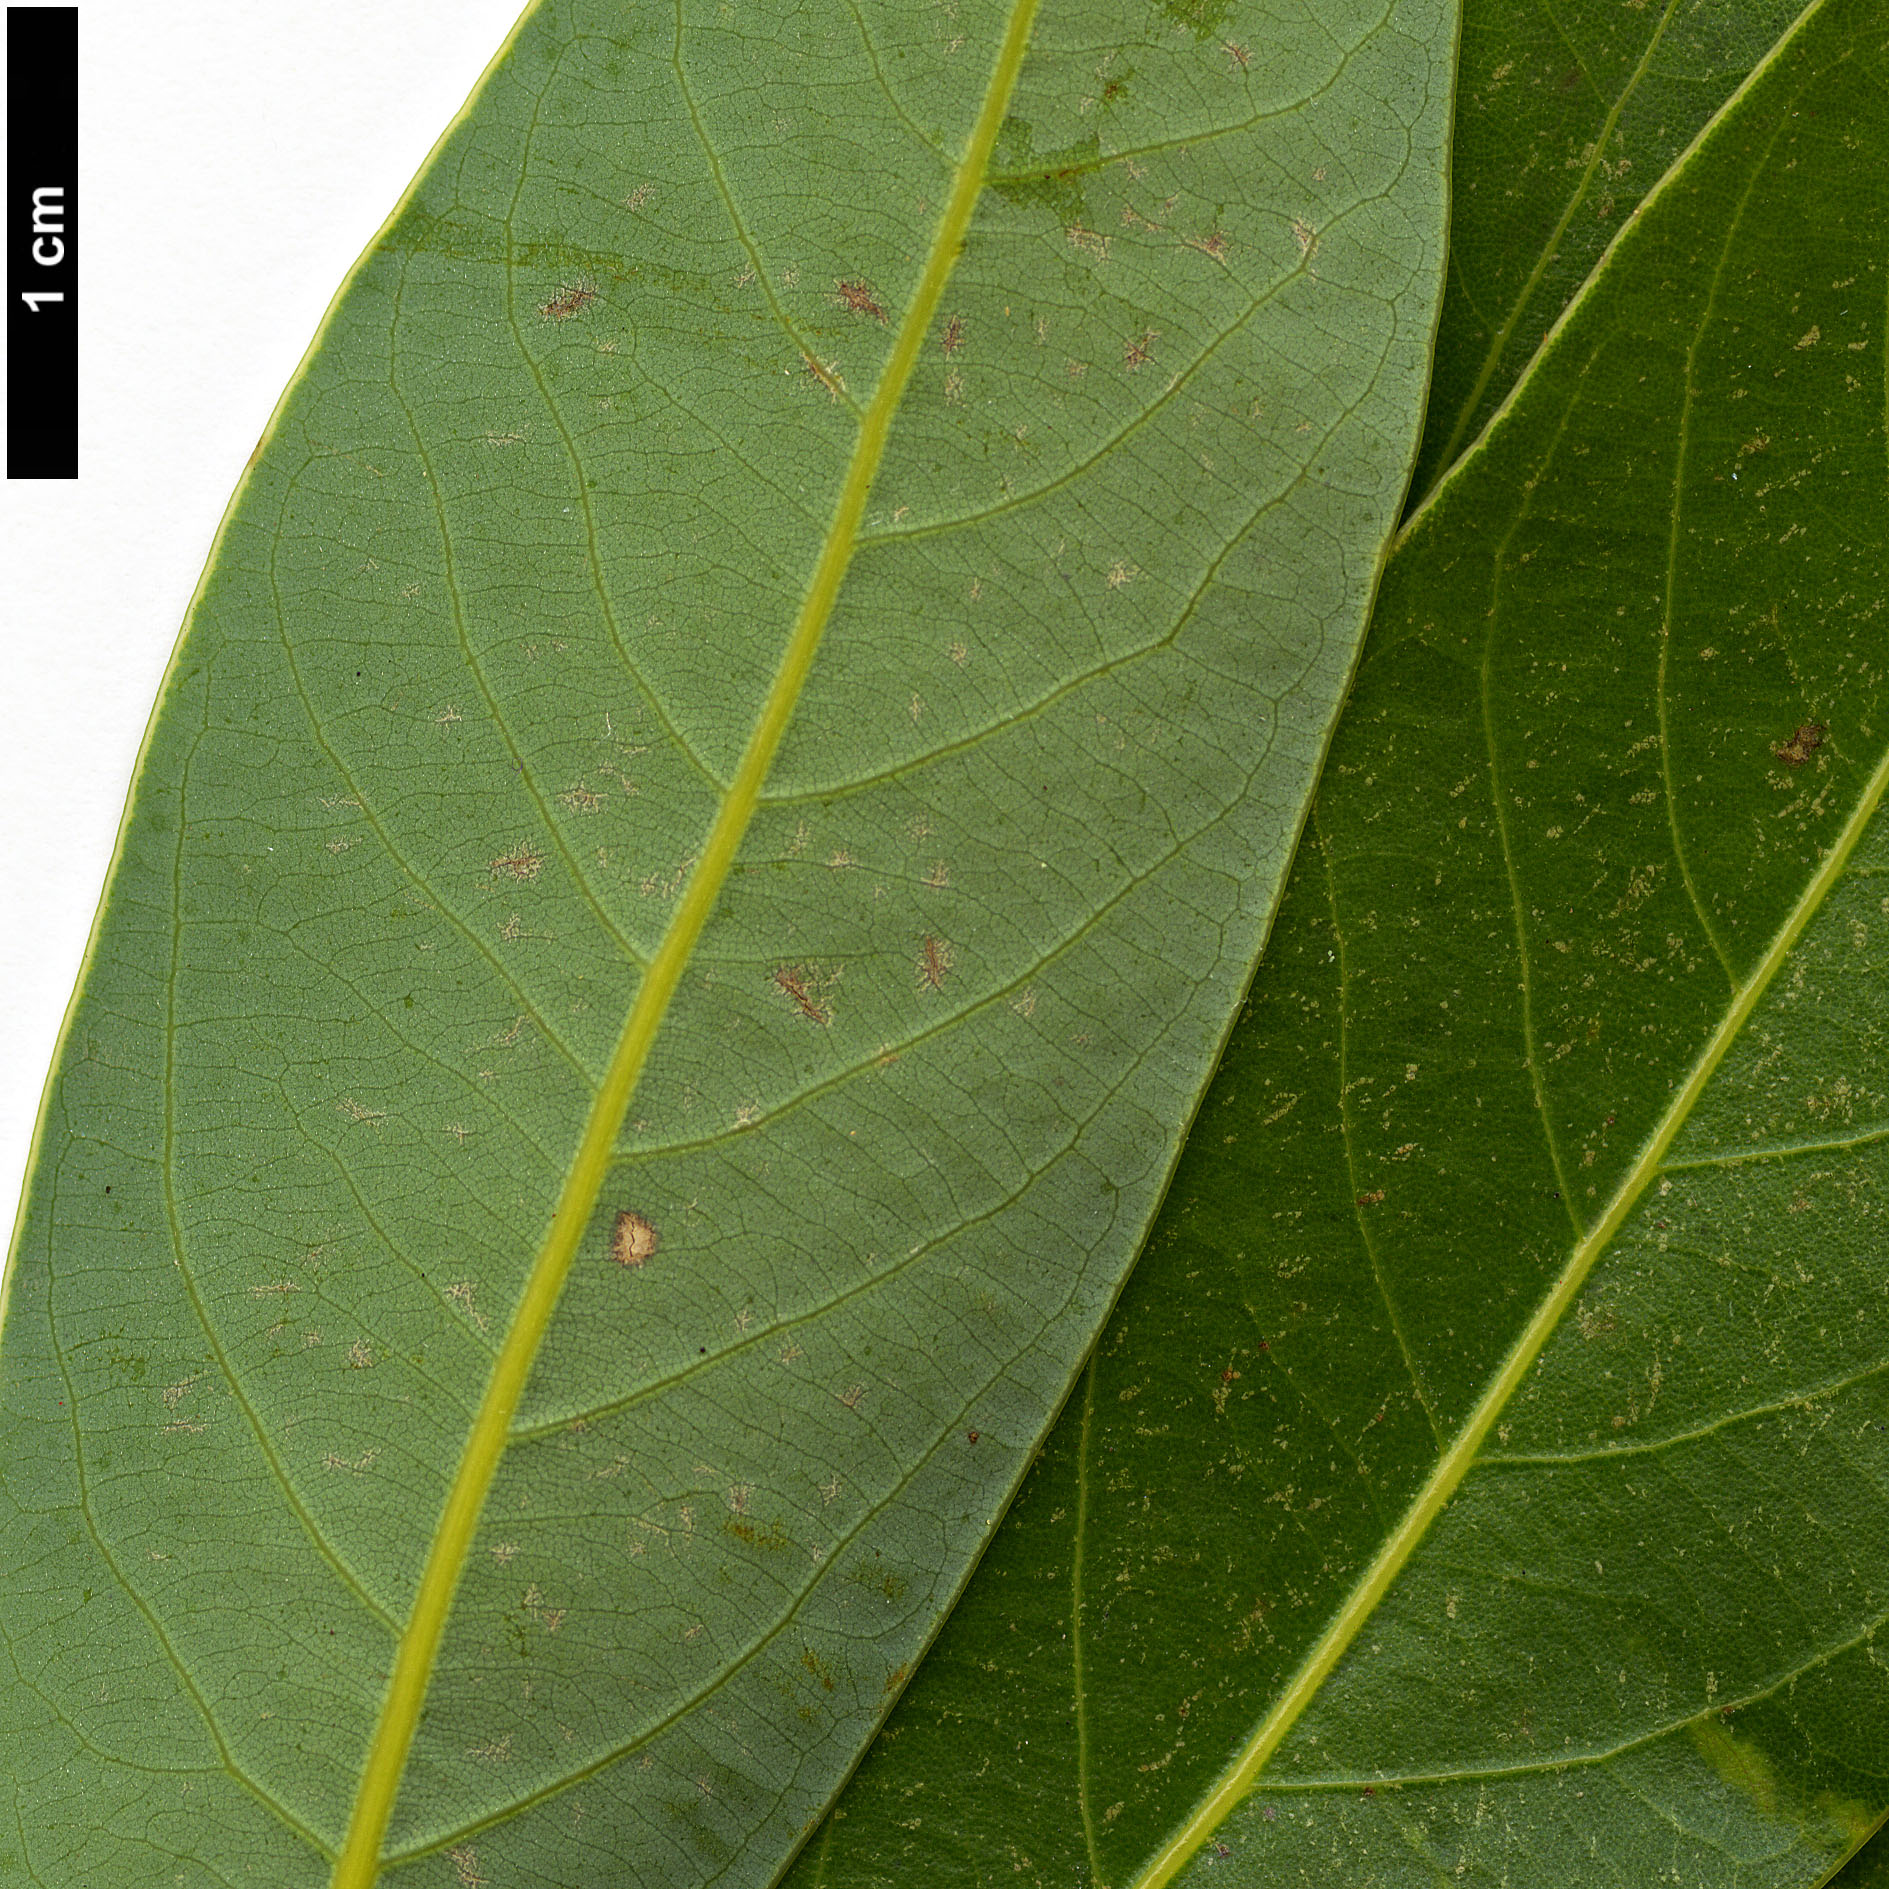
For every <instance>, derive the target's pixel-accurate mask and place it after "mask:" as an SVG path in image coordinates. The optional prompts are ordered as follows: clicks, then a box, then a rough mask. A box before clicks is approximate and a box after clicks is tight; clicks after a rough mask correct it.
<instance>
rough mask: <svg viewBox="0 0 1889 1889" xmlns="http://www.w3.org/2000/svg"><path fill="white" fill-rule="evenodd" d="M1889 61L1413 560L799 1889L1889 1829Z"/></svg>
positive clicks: (1558, 1858)
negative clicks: (1152, 1139) (1239, 951)
mask: <svg viewBox="0 0 1889 1889" xmlns="http://www.w3.org/2000/svg"><path fill="white" fill-rule="evenodd" d="M1886 62H1889V49H1886V48H1885V43H1884V35H1883V32H1882V22H1881V18H1880V15H1879V13H1878V12H1877V10H1875V9H1873V8H1871V7H1870V6H1868V5H1865V4H1862V3H1861V0H1848V3H1838V4H1830V5H1827V6H1824V7H1822V8H1821V9H1818V10H1816V11H1815V12H1814V13H1813V14H1812V15H1811V16H1810V17H1809V18H1808V20H1807V21H1806V22H1805V23H1804V24H1803V25H1802V26H1801V27H1800V28H1799V29H1798V30H1797V32H1796V33H1795V35H1794V36H1793V37H1792V38H1791V39H1790V40H1789V41H1788V42H1787V43H1786V44H1785V45H1784V46H1783V47H1782V48H1781V49H1780V50H1779V52H1778V53H1777V55H1776V56H1775V58H1774V60H1773V62H1772V63H1771V65H1770V66H1769V68H1768V69H1767V70H1766V72H1765V73H1764V75H1763V76H1762V77H1761V78H1760V79H1759V80H1758V81H1757V82H1756V83H1755V84H1754V86H1753V87H1752V89H1751V90H1750V92H1749V93H1748V94H1747V95H1746V96H1745V98H1744V99H1743V101H1742V102H1741V103H1739V104H1738V105H1737V106H1736V107H1735V108H1734V109H1733V110H1732V111H1730V112H1729V113H1728V115H1727V116H1726V118H1725V119H1724V121H1723V122H1722V123H1721V124H1720V125H1719V126H1718V127H1717V128H1716V130H1715V131H1714V133H1713V135H1712V136H1711V137H1710V138H1709V139H1708V140H1707V142H1706V143H1705V144H1704V146H1703V147H1702V149H1701V150H1700V151H1699V152H1698V153H1697V154H1696V156H1695V157H1694V158H1693V159H1692V160H1691V161H1690V162H1689V163H1688V165H1687V166H1686V168H1685V170H1684V171H1683V172H1682V173H1681V174H1680V175H1679V176H1677V177H1676V178H1675V179H1674V180H1673V181H1672V182H1671V183H1670V184H1669V185H1668V186H1667V187H1666V188H1665V190H1664V191H1663V192H1662V194H1661V196H1660V197H1659V199H1658V201H1657V202H1656V203H1654V204H1652V205H1651V206H1649V208H1648V209H1647V211H1646V212H1645V213H1644V220H1643V222H1642V223H1641V225H1640V226H1639V227H1638V228H1637V229H1636V230H1634V231H1633V232H1632V233H1631V234H1630V235H1629V236H1628V238H1627V239H1626V240H1625V241H1624V242H1623V243H1622V245H1621V247H1620V249H1619V250H1618V252H1617V253H1616V255H1615V257H1614V259H1613V260H1612V262H1611V263H1610V264H1609V266H1608V268H1607V270H1606V272H1605V273H1604V274H1603V275H1602V276H1601V278H1600V279H1599V281H1598V282H1597V283H1596V284H1595V286H1594V287H1593V289H1592V290H1591V291H1590V293H1589V294H1588V296H1587V298H1586V299H1585V301H1584V302H1583V303H1582V305H1581V306H1580V307H1579V309H1578V310H1577V312H1576V314H1575V316H1574V318H1573V320H1572V321H1571V322H1570V324H1569V325H1568V327H1567V328H1566V329H1565V331H1564V332H1563V334H1562V335H1561V337H1560V338H1559V340H1558V342H1557V345H1556V346H1555V348H1554V349H1553V351H1552V352H1551V353H1550V354H1549V355H1548V356H1547V357H1546V358H1545V359H1544V360H1543V361H1541V362H1540V363H1539V364H1538V365H1537V366H1536V368H1535V369H1534V371H1533V372H1532V374H1531V376H1530V378H1529V380H1528V382H1527V384H1526V385H1525V387H1524V388H1523V390H1522V392H1521V395H1520V397H1519V399H1518V401H1517V404H1516V406H1515V408H1514V409H1513V411H1512V412H1511V413H1510V415H1509V416H1508V417H1507V418H1506V419H1505V421H1504V422H1503V423H1502V424H1501V426H1500V427H1499V428H1498V429H1497V430H1496V431H1495V433H1494V434H1493V435H1492V437H1491V438H1490V439H1489V441H1488V442H1487V443H1486V444H1485V445H1484V446H1483V447H1482V448H1481V449H1479V451H1478V453H1477V454H1476V455H1475V456H1474V457H1473V458H1472V459H1471V460H1470V461H1469V462H1467V463H1466V465H1465V466H1464V467H1463V468H1462V469H1461V471H1460V472H1459V473H1458V474H1457V476H1456V477H1455V478H1454V479H1453V480H1452V481H1451V482H1450V484H1449V486H1448V487H1447V488H1446V489H1445V492H1444V493H1443V495H1442V496H1441V497H1440V498H1439V499H1438V501H1437V502H1436V504H1435V505H1434V506H1433V508H1432V509H1431V510H1430V511H1429V512H1428V513H1427V514H1426V515H1425V516H1424V517H1423V518H1422V519H1421V520H1420V521H1419V522H1418V524H1417V525H1416V527H1415V528H1414V529H1413V530H1412V531H1411V533H1410V535H1409V536H1408V538H1407V540H1406V541H1405V542H1404V544H1403V545H1402V546H1401V547H1400V549H1399V550H1398V552H1397V553H1396V554H1395V556H1394V557H1393V559H1392V561H1391V564H1390V567H1389V569H1388V571H1387V574H1386V578H1385V583H1384V588H1383V591H1382V594H1381V597H1380V600H1379V606H1378V610H1377V613H1376V618H1375V621H1374V624H1373V629H1372V634H1371V639H1370V642H1369V644H1368V646H1367V651H1366V657H1365V661H1364V665H1363V667H1362V670H1361V673H1360V676H1359V680H1358V684H1357V688H1356V691H1355V694H1354V696H1353V699H1352V701H1351V703H1350V705H1349V707H1348V709H1347V711H1346V715H1345V719H1344V721H1343V722H1342V723H1341V726H1340V729H1339V733H1338V736H1337V739H1336V742H1335V744H1334V748H1333V754H1332V760H1331V765H1330V767H1329V768H1328V770H1327V773H1326V776H1325V778H1324V781H1323V783H1322V784H1321V787H1320V791H1319V799H1318V804H1317V809H1316V812H1315V815H1314V820H1313V824H1312V827H1311V828H1310V830H1309V832H1308V837H1307V840H1306V843H1305V844H1304V846H1303V847H1302V848H1301V851H1300V855H1299V859H1298V861H1297V864H1296V866H1295V869H1294V874H1293V878H1292V881H1291V885H1290V888H1289V890H1288V893H1287V897H1286V900H1285V903H1284V906H1283V907H1282V911H1281V915H1280V919H1279V923H1278V925H1277V927H1276V929H1275V932H1274V936H1273V940H1272V943H1271V945H1270V946H1269V949H1268V954H1267V958H1266V961H1265V963H1264V965H1263V966H1262V968H1261V971H1260V974H1259V977H1258V979H1257V981H1256V983H1255V986H1254V990H1253V994H1252V998H1251V1002H1250V1005H1249V1008H1248V1010H1247V1012H1246V1014H1245V1016H1244V1019H1243V1021H1242V1022H1241V1024H1240V1025H1239V1027H1238V1029H1237V1030H1236V1032H1235V1036H1234V1038H1233V1041H1232V1043H1231V1044H1230V1046H1229V1050H1228V1054H1227V1057H1226V1059H1225V1061H1224V1063H1223V1065H1222V1068H1221V1071H1220V1073H1219V1075H1218V1076H1217V1078H1216V1081H1215V1083H1214V1085H1213V1088H1212V1089H1211V1090H1210V1092H1209V1096H1208V1099H1207V1102H1206V1104H1205V1106H1204V1108H1203V1111H1202V1114H1201V1116H1200V1118H1199V1121H1198V1123H1197V1125H1196V1127H1195V1130H1194V1133H1193V1136H1192V1138H1191V1140H1190V1142H1189V1145H1188V1150H1187V1153H1186V1157H1185V1159H1184V1161H1183V1163H1182V1166H1181V1168H1180V1170H1179V1172H1178V1173H1177V1176H1176V1179H1175V1183H1174V1186H1173V1189H1172V1190H1171V1193H1170V1195H1169V1198H1168V1202H1167V1205H1166V1207H1165V1208H1164V1210H1163V1213H1162V1215H1161V1217H1160V1219H1159V1220H1158V1222H1157V1225H1156V1228H1155V1231H1154V1234H1153V1236H1152V1240H1151V1244H1150V1248H1149V1251H1148V1253H1147V1255H1146V1256H1145V1257H1144V1259H1143V1261H1142V1262H1141V1264H1140V1266H1139V1267H1138V1269H1137V1271H1136V1273H1135V1276H1134V1278H1133V1280H1132V1281H1131V1283H1130V1286H1129V1289H1128V1292H1127V1293H1126V1295H1125V1297H1124V1300H1123V1303H1122V1305H1121V1307H1120V1308H1119V1310H1118V1312H1117V1314H1116V1315H1115V1317H1114V1319H1113V1320H1112V1321H1111V1323H1110V1325H1109V1327H1108V1328H1107V1330H1106V1331H1105V1333H1104V1336H1103V1339H1102V1341H1101V1343H1100V1345H1099V1347H1098V1351H1097V1355H1096V1358H1095V1361H1094V1363H1093V1364H1092V1366H1091V1367H1090V1369H1089V1371H1088V1372H1087V1373H1086V1374H1085V1376H1084V1378H1083V1380H1082V1382H1081V1384H1080V1386H1079V1388H1078V1392H1077V1395H1076V1397H1075V1399H1073V1400H1072V1404H1071V1407H1070V1409H1069V1411H1068V1412H1067V1414H1066V1415H1065V1416H1064V1418H1063V1419H1062V1421H1061V1422H1060V1424H1059V1425H1058V1428H1057V1430H1056V1431H1055V1432H1054V1433H1053V1435H1052V1438H1051V1441H1050V1443H1049V1445H1048V1447H1047V1449H1046V1450H1045V1452H1044V1455H1043V1457H1042V1459H1041V1460H1040V1462H1039V1464H1038V1466H1037V1467H1036V1469H1035V1470H1034V1472H1033V1474H1032V1477H1031V1479H1030V1481H1029V1482H1028V1483H1027V1484H1026V1486H1025V1490H1024V1492H1023V1495H1022V1496H1021V1497H1020V1499H1019V1502H1018V1504H1017V1506H1016V1508H1015V1509H1014V1510H1013V1511H1012V1514H1011V1516H1010V1517H1009V1518H1008V1519H1007V1520H1006V1523H1005V1525H1004V1528H1003V1529H1002V1530H1001V1531H1000V1533H999V1536H998V1539H997V1541H996V1543H995V1544H994V1546H993V1548H992V1550H991V1551H990V1553H989V1555H988V1556H987V1557H986V1558H985V1560H984V1562H983V1563H982V1564H981V1566H980V1568H979V1571H978V1573H977V1575H976V1577H975V1579H974V1581H973V1583H972V1585H971V1587H970V1589H969V1590H968V1592H967V1594H966V1597H965V1599H964V1601H963V1602H962V1603H961V1605H960V1607H959V1609H958V1611H957V1612H956V1613H955V1614H954V1616H953V1618H952V1619H951V1621H950V1623H949V1624H948V1626H947V1628H946V1631H945V1633H944V1635H943V1636H942V1638H941V1640H940V1642H939V1645H938V1646H937V1648H936V1649H935V1650H934V1652H933V1653H932V1655H931V1657H930V1659H929V1661H928V1662H927V1664H926V1666H925V1667H924V1668H923V1669H922V1670H921V1672H920V1673H919V1675H918V1677H917V1679H916V1680H915V1682H914V1685H913V1687H912V1689H911V1691H910V1692H909V1693H908V1694H907V1696H906V1698H905V1700H904V1701H903V1702H902V1704H901V1706H900V1708H899V1711H898V1712H897V1713H896V1714H895V1715H894V1717H893V1719H892V1721H891V1722H890V1724H889V1725H888V1727H887V1729H886V1731H885V1733H884V1734H883V1735H882V1738H881V1740H880V1742H879V1743H878V1744H877V1745H876V1746H875V1748H874V1751H873V1754H872V1756H871V1757H870V1758H869V1759H868V1761H867V1763H866V1765H865V1766H864V1767H863V1769H862V1771H861V1773H860V1774H859V1776H858V1777H857V1778H856V1779H855V1780H854V1782H853V1783H852V1784H851V1785H850V1786H849V1788H848V1791H847V1793H846V1794H845V1795H844V1796H843V1797H842V1799H841V1802H840V1805H839V1806H838V1808H837V1810H836V1811H835V1813H834V1815H833V1817H832V1818H831V1819H830V1820H829V1822H828V1824H827V1825H826V1827H825V1828H824V1830H823V1831H822V1832H821V1834H820V1836H819V1837H818V1838H817V1839H816V1841H815V1843H814V1844H813V1845H812V1846H811V1847H810V1849H809V1851H808V1853H807V1855H806V1857H805V1858H804V1859H803V1862H802V1864H801V1866H800V1872H801V1873H800V1874H798V1875H797V1876H796V1877H795V1879H794V1880H795V1882H796V1884H797V1885H798V1884H808V1885H812V1884H818V1885H821V1889H854V1886H855V1885H864V1884H876V1883H890V1882H893V1881H896V1880H901V1879H910V1878H912V1877H914V1876H917V1877H920V1878H922V1879H923V1880H925V1881H926V1882H928V1883H940V1884H949V1883H973V1882H977V1883H985V1882H988V1883H996V1882H999V1881H1002V1882H1013V1881H1014V1882H1020V1883H1024V1884H1033V1883H1040V1884H1046V1885H1047V1884H1057V1885H1061V1884H1066V1883H1069V1882H1090V1883H1095V1884H1109V1885H1115V1889H1126V1886H1127V1885H1129V1884H1147V1883H1156V1882H1162V1881H1166V1880H1170V1879H1171V1878H1172V1877H1174V1876H1175V1875H1176V1874H1178V1875H1179V1877H1180V1879H1182V1880H1185V1881H1188V1882H1195V1881H1199V1882H1204V1883H1211V1884H1216V1885H1224V1884H1228V1883H1232V1884H1253V1885H1265V1886H1266V1889H1272V1886H1273V1885H1282V1884H1297V1883H1302V1882H1315V1881H1317V1882H1326V1881H1344V1882H1358V1883H1372V1884H1378V1885H1404V1884H1411V1885H1417V1884H1422V1885H1432V1884H1435V1883H1438V1882H1463V1883H1471V1884H1475V1883H1483V1884H1490V1885H1493V1884H1498V1883H1511V1884H1521V1883H1526V1884H1537V1883H1556V1884H1564V1883H1565V1884H1589V1883H1592V1884H1612V1883H1635V1884H1639V1883H1651V1882H1659V1881H1673V1880H1678V1881H1682V1882H1686V1883H1694V1884H1711V1885H1721V1884H1722V1885H1727V1886H1729V1885H1732V1884H1738V1885H1750V1884H1757V1883H1762V1884H1766V1885H1778V1886H1779V1889H1784V1886H1785V1885H1793V1886H1797V1885H1806V1886H1807V1885H1811V1884H1815V1883H1818V1882H1821V1881H1822V1880H1824V1878H1825V1877H1826V1876H1827V1875H1829V1874H1830V1873H1831V1872H1832V1871H1833V1870H1834V1869H1835V1868H1836V1867H1837V1865H1838V1864H1840V1863H1841V1862H1842V1860H1843V1857H1844V1855H1845V1853H1846V1852H1847V1851H1848V1850H1849V1849H1850V1848H1851V1847H1852V1846H1854V1845H1855V1844H1856V1843H1858V1842H1859V1841H1860V1840H1861V1839H1862V1838H1863V1837H1864V1836H1865V1835H1866V1834H1867V1833H1868V1832H1869V1830H1870V1829H1871V1827H1872V1826H1873V1824H1874V1823H1875V1822H1876V1821H1877V1820H1878V1819H1879V1818H1880V1817H1881V1815H1882V1813H1883V1810H1884V1807H1885V1805H1889V1733H1885V1729H1884V1728H1885V1726H1889V1688H1886V1687H1885V1681H1884V1667H1883V1659H1882V1653H1881V1647H1880V1640H1879V1631H1880V1629H1881V1627H1882V1624H1883V1622H1884V1618H1885V1614H1886V1613H1889V1273H1886V1271H1885V1266H1884V1258H1883V1255H1884V1251H1885V1235H1884V1225H1885V1222H1884V1218H1883V1201H1882V1195H1883V1191H1884V1184H1885V1181H1889V1169H1886V1168H1885V1165H1884V1164H1885V1160H1889V1075H1886V1074H1885V1068H1886V1065H1885V1037H1884V1024H1883V1018H1884V1015H1885V1011H1886V1008H1889V968H1886V967H1889V958H1885V940H1886V939H1889V930H1886V929H1885V926H1886V924H1889V835H1886V833H1885V827H1884V822H1883V820H1882V818H1881V816H1880V813H1879V811H1878V809H1879V804H1880V799H1881V795H1882V792H1883V788H1884V782H1885V779H1889V701H1885V684H1886V680H1889V678H1886V677H1885V665H1884V659H1883V651H1884V647H1885V644H1884V622H1885V607H1886V606H1889V593H1886V591H1885V581H1886V579H1885V563H1884V556H1883V547H1884V545H1885V544H1886V543H1889V461H1886V459H1885V444H1884V430H1885V401H1886V396H1889V389H1886V382H1885V352H1884V329H1885V297H1886V295H1889V270H1886V269H1885V263H1884V252H1883V238H1882V232H1883V229H1884V228H1885V227H1886V226H1889V126H1886V124H1885V120H1884V116H1883V114H1882V111H1881V108H1880V101H1881V98H1882V96H1883V87H1884V84H1885V79H1886V78H1889V63H1886ZM1208 1870H1212V1871H1213V1872H1214V1873H1212V1874H1211V1875H1208V1874H1206V1873H1205V1872H1206V1871H1208Z"/></svg>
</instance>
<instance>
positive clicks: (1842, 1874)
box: [1830, 1828, 1889, 1889]
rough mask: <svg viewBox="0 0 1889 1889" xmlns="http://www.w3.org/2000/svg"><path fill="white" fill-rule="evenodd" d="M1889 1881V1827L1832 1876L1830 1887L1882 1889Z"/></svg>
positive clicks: (1839, 1888) (1881, 1831)
mask: <svg viewBox="0 0 1889 1889" xmlns="http://www.w3.org/2000/svg"><path fill="white" fill-rule="evenodd" d="M1885 1882H1889V1828H1885V1829H1880V1830H1878V1831H1877V1832H1876V1834H1875V1835H1874V1836H1873V1837H1871V1838H1870V1840H1869V1841H1868V1842H1867V1843H1865V1844H1864V1845H1863V1847H1862V1848H1861V1849H1860V1850H1858V1851H1857V1852H1856V1854H1855V1855H1854V1856H1852V1857H1851V1858H1850V1860H1849V1862H1848V1863H1846V1864H1845V1865H1844V1867H1843V1868H1842V1869H1840V1870H1839V1871H1838V1872H1837V1873H1836V1875H1834V1876H1832V1877H1831V1878H1830V1889H1882V1885H1883V1884H1884V1883H1885Z"/></svg>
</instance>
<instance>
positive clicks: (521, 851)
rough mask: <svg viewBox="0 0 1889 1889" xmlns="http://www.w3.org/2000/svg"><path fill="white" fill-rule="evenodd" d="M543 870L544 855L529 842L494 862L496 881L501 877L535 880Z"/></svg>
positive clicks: (493, 868)
mask: <svg viewBox="0 0 1889 1889" xmlns="http://www.w3.org/2000/svg"><path fill="white" fill-rule="evenodd" d="M543 870H544V855H543V854H542V853H541V852H539V851H538V849H537V848H536V847H535V846H533V845H532V843H531V842H530V841H529V840H527V841H526V842H525V843H524V844H523V845H522V846H515V847H513V848H512V850H511V851H510V852H509V853H501V854H500V855H499V857H498V858H497V859H495V860H493V861H492V877H493V878H495V879H496V878H499V877H500V876H501V875H502V876H503V877H505V878H507V879H535V878H537V876H538V875H539V873H541V872H542V871H543Z"/></svg>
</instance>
